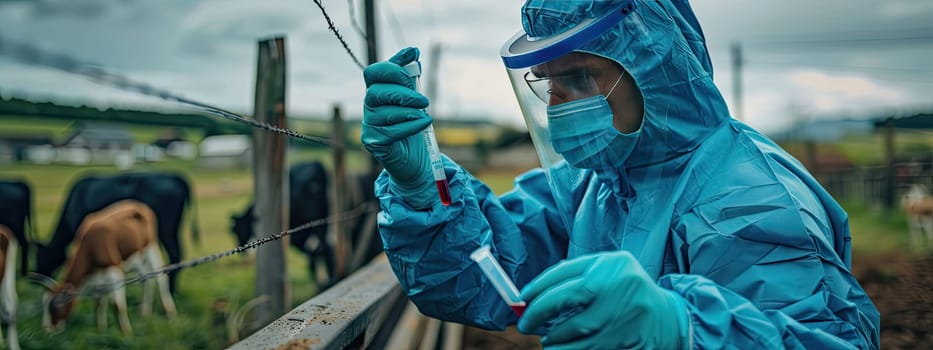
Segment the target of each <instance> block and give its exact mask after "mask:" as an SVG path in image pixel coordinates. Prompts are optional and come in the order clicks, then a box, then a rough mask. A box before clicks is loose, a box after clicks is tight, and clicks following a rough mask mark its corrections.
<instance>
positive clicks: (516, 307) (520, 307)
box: [509, 303, 528, 317]
mask: <svg viewBox="0 0 933 350" xmlns="http://www.w3.org/2000/svg"><path fill="white" fill-rule="evenodd" d="M509 307H511V308H512V311H514V312H515V314H516V315H518V317H522V314H524V313H525V308H526V307H528V305H526V304H525V303H521V304H509Z"/></svg>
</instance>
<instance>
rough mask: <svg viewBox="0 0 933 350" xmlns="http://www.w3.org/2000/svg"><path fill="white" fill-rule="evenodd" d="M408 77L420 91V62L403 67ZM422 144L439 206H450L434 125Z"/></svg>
mask: <svg viewBox="0 0 933 350" xmlns="http://www.w3.org/2000/svg"><path fill="white" fill-rule="evenodd" d="M405 70H407V71H408V76H409V77H412V78H414V79H415V90H418V91H419V92H420V91H421V61H418V60H415V61H412V62H411V63H409V64H407V65H405ZM421 133H422V135H424V144H425V145H426V146H427V148H428V155H429V156H430V159H431V171H432V172H433V173H434V185H435V186H437V193H438V194H439V195H440V197H441V204H443V205H450V188H449V187H448V185H447V174H445V173H444V163H443V161H441V152H440V149H439V147H438V146H437V137H436V136H435V135H434V125H433V124H432V125H428V127H427V128H425V129H424V131H422V132H421Z"/></svg>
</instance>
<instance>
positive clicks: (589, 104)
mask: <svg viewBox="0 0 933 350" xmlns="http://www.w3.org/2000/svg"><path fill="white" fill-rule="evenodd" d="M547 116H548V132H549V133H550V135H551V144H552V145H553V146H554V150H555V151H557V153H560V155H562V156H563V157H564V159H566V160H567V161H568V162H569V163H570V164H571V165H573V166H574V167H577V168H581V169H604V168H616V167H621V166H622V164H623V163H625V160H626V159H628V157H629V155H631V154H632V150H634V149H635V143H636V141H638V135H640V134H641V129H640V128H639V129H638V130H636V131H635V132H632V133H628V134H623V133H621V132H619V130H616V128H615V127H613V126H612V108H610V107H609V102H608V101H606V97H604V96H602V95H596V96H593V97H588V98H584V99H580V100H576V101H571V102H567V103H562V104H559V105H554V106H548V109H547Z"/></svg>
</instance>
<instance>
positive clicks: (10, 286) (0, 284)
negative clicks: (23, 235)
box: [0, 225, 19, 350]
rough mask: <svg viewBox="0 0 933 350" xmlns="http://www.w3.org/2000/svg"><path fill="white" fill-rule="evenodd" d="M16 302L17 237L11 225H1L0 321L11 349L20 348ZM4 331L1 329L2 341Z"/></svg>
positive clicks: (0, 339) (0, 338)
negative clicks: (17, 332)
mask: <svg viewBox="0 0 933 350" xmlns="http://www.w3.org/2000/svg"><path fill="white" fill-rule="evenodd" d="M16 303H17V296H16V238H15V235H14V234H13V231H12V230H10V228H9V227H6V226H4V225H0V323H2V325H3V327H2V328H6V340H7V348H8V349H11V350H19V338H18V337H17V335H16ZM3 333H4V332H3V330H0V341H2V339H3Z"/></svg>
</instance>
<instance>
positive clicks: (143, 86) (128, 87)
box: [0, 0, 378, 297]
mask: <svg viewBox="0 0 933 350" xmlns="http://www.w3.org/2000/svg"><path fill="white" fill-rule="evenodd" d="M313 1H314V3H315V4H317V6H318V8H320V10H321V13H322V14H323V15H324V19H325V21H326V22H327V25H328V29H330V30H331V31H332V32H333V34H334V35H335V36H336V37H337V40H338V41H340V43H341V45H343V48H344V49H345V50H346V52H347V53H348V54H349V55H350V58H351V59H352V60H353V61H354V63H356V65H357V66H358V67H359V68H360V69H363V68H364V66H363V64H362V63H361V62H360V60H359V59H358V58H357V57H356V55H355V54H354V53H353V51H352V50H351V49H350V47H349V45H348V44H347V42H346V41H345V40H344V38H343V37H342V36H341V35H340V33H339V31H338V30H337V28H336V26H335V25H334V22H333V21H332V20H331V18H330V16H329V15H328V13H327V12H326V10H325V9H324V6H323V4H321V2H320V0H313ZM349 1H350V2H351V5H352V0H349ZM351 12H352V9H351ZM351 20H353V21H354V23H355V18H353V16H352V14H351ZM355 25H356V27H357V29H359V28H358V24H355ZM363 37H364V38H365V35H363ZM0 56H8V57H10V58H12V59H14V60H16V61H18V62H20V63H24V64H28V65H33V66H39V67H44V68H51V69H55V70H59V71H63V72H66V73H69V74H74V75H79V76H83V77H85V78H89V79H91V81H93V82H96V83H98V84H102V85H107V86H110V87H113V88H116V89H119V90H123V91H129V92H134V93H139V94H143V95H147V96H152V97H157V98H160V99H162V100H166V101H170V102H176V103H181V104H184V105H187V106H189V107H193V108H195V109H198V110H201V111H203V112H206V113H208V114H210V115H214V116H219V117H221V118H224V119H228V120H232V121H235V122H239V123H244V124H247V125H250V126H251V127H255V128H260V129H264V130H268V131H271V132H275V133H279V134H284V135H286V136H290V137H295V138H299V139H303V140H307V141H311V142H315V143H319V144H323V145H327V146H330V147H333V146H335V145H334V143H333V141H332V140H331V139H329V138H323V137H317V136H309V135H304V134H302V133H299V132H297V131H294V130H290V129H287V128H281V127H278V126H275V125H271V124H269V123H265V122H261V121H258V120H254V119H249V118H245V117H243V116H240V115H238V114H236V113H233V112H230V111H228V110H226V109H223V108H219V107H216V106H213V105H210V104H207V103H203V102H200V101H196V100H193V99H189V98H186V97H183V96H182V95H180V94H176V93H173V92H171V91H168V90H165V89H161V88H157V87H155V86H153V85H150V84H147V83H144V82H141V81H138V80H133V79H130V78H128V77H126V76H124V75H121V74H116V73H112V71H110V70H107V69H104V68H102V66H101V65H98V64H93V63H90V62H86V61H83V60H80V59H77V58H74V57H72V56H69V55H66V54H61V53H55V52H51V51H47V50H44V49H40V48H39V47H37V46H35V45H33V44H29V43H24V42H17V41H14V40H10V39H6V38H4V37H3V36H2V35H0ZM377 209H378V208H377V206H376V205H375V204H374V203H372V202H369V203H363V204H361V205H359V206H358V207H356V208H354V209H351V210H349V211H346V212H344V213H342V214H341V215H338V216H337V217H336V218H325V219H318V220H312V221H309V222H307V223H305V224H302V225H299V226H296V227H293V228H290V229H288V230H286V231H282V232H279V233H276V234H272V235H269V236H267V237H264V238H261V239H258V240H255V241H252V242H249V243H247V244H244V245H242V246H238V247H236V248H233V249H230V250H226V251H222V252H218V253H215V254H211V255H208V256H204V257H200V258H197V259H192V260H189V261H184V262H180V263H176V264H170V265H165V266H163V267H161V268H160V269H158V270H156V271H152V272H148V273H143V274H139V275H136V276H133V277H130V278H125V279H124V280H123V281H121V282H120V283H112V284H98V285H92V286H86V287H84V288H82V289H81V290H80V291H72V292H67V293H68V294H73V295H81V296H89V297H99V296H102V295H105V294H108V293H111V292H113V291H114V290H117V289H120V288H123V287H125V286H127V285H130V284H135V283H140V282H143V281H146V280H149V279H152V278H155V277H157V276H159V275H162V274H167V273H170V272H174V271H178V270H182V269H186V268H189V267H194V266H198V265H201V264H205V263H209V262H213V261H216V260H219V259H221V258H224V257H227V256H230V255H235V254H239V253H242V252H245V251H247V250H250V249H254V248H257V247H259V246H261V245H263V244H266V243H269V242H272V241H276V240H279V239H282V238H283V237H285V236H288V235H289V234H292V233H295V232H299V231H302V230H306V229H309V228H312V227H316V226H321V225H325V224H328V223H333V222H337V221H346V220H349V219H353V218H356V217H359V216H362V215H364V214H369V213H372V212H375V211H377Z"/></svg>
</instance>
